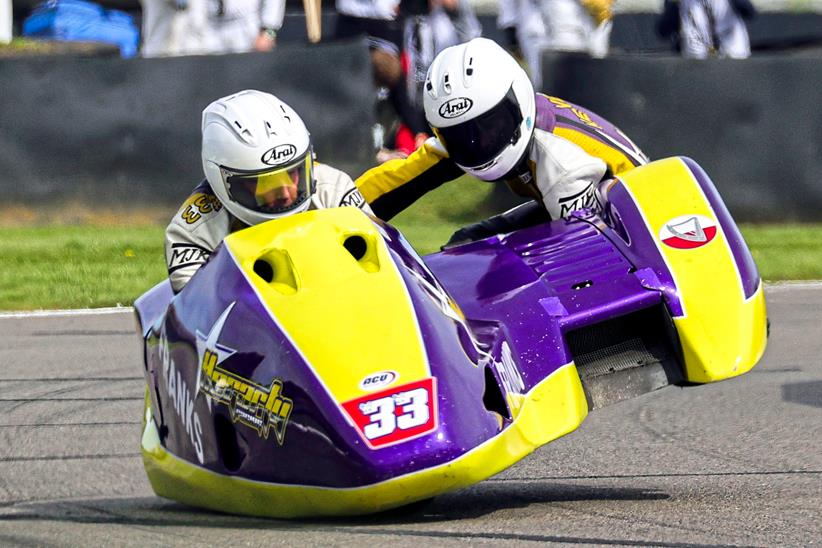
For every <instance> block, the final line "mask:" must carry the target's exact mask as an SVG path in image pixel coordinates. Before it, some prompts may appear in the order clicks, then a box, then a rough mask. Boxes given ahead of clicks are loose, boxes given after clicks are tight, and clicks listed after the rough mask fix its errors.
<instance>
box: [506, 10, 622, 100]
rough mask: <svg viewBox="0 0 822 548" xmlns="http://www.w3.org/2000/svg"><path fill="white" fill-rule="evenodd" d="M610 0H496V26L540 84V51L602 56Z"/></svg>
mask: <svg viewBox="0 0 822 548" xmlns="http://www.w3.org/2000/svg"><path fill="white" fill-rule="evenodd" d="M612 5H613V0H500V7H499V15H498V17H497V26H498V27H499V28H500V29H502V30H503V32H505V34H506V37H507V40H508V44H507V46H508V49H509V51H511V53H513V54H514V55H515V56H520V57H521V59H522V60H523V61H524V62H525V64H526V66H527V67H528V71H529V74H530V76H531V81H532V83H533V84H534V87H535V88H536V89H540V88H541V87H542V69H541V63H540V56H541V54H542V52H543V51H548V50H550V51H578V52H583V53H587V54H589V55H591V56H592V57H605V56H606V55H607V54H608V44H609V40H610V35H611V20H612V17H613V14H612V11H611V8H612Z"/></svg>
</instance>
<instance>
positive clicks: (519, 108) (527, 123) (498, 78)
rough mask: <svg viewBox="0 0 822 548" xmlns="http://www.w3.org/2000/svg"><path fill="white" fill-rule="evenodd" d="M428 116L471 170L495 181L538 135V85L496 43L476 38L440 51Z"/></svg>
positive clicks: (428, 86)
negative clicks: (532, 137) (536, 115)
mask: <svg viewBox="0 0 822 548" xmlns="http://www.w3.org/2000/svg"><path fill="white" fill-rule="evenodd" d="M423 102H424V107H425V117H426V119H427V120H428V123H429V125H430V126H431V128H432V129H433V131H434V134H435V135H436V136H437V138H439V139H440V141H441V142H442V144H443V146H445V149H446V150H447V151H448V154H449V156H450V157H451V159H453V160H454V161H455V162H456V163H457V165H459V166H460V167H461V168H462V169H463V170H464V171H466V172H467V173H469V174H471V175H473V176H475V177H477V178H478V179H483V180H486V181H495V180H497V179H500V178H501V177H503V176H505V174H507V173H508V172H509V171H511V170H512V169H513V168H514V167H515V166H516V165H517V163H519V161H520V159H521V158H522V157H523V156H524V155H525V153H526V151H527V149H528V146H529V144H530V142H531V136H532V135H533V133H534V122H535V114H536V103H535V100H534V88H533V86H532V84H531V81H530V80H529V78H528V75H527V74H526V73H525V71H524V70H523V69H522V67H520V66H519V64H518V63H517V62H516V61H515V60H514V58H513V57H511V56H510V55H509V54H508V53H507V52H506V51H505V50H504V49H502V48H501V47H500V46H499V45H498V44H497V43H496V42H493V41H492V40H488V39H487V38H475V39H474V40H471V41H470V42H466V43H464V44H459V45H457V46H452V47H450V48H447V49H445V50H443V51H442V52H440V54H439V55H437V57H436V58H435V59H434V62H433V63H432V64H431V66H430V67H429V69H428V74H427V76H426V81H425V91H424V94H423Z"/></svg>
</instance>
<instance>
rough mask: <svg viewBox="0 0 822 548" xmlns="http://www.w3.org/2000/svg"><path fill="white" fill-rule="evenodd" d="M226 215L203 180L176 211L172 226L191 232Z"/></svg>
mask: <svg viewBox="0 0 822 548" xmlns="http://www.w3.org/2000/svg"><path fill="white" fill-rule="evenodd" d="M226 214H227V213H226V211H225V207H224V206H223V203H222V202H221V201H220V199H219V198H217V196H216V194H214V190H213V189H212V188H211V185H210V184H209V183H208V181H206V180H204V181H202V182H201V183H200V184H199V185H197V186H196V187H195V188H194V190H193V191H192V192H191V194H189V196H188V198H186V200H185V201H184V202H183V205H181V206H180V208H179V209H178V210H177V213H176V214H175V215H174V219H172V224H177V225H179V226H182V227H183V228H188V229H191V230H193V229H194V228H196V227H198V226H200V225H201V224H203V223H205V222H206V221H208V220H210V219H213V218H215V217H218V216H225V215H226Z"/></svg>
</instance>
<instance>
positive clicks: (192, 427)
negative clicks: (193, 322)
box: [158, 326, 204, 464]
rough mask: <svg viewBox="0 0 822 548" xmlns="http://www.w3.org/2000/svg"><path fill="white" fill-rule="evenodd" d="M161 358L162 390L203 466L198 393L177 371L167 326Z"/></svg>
mask: <svg viewBox="0 0 822 548" xmlns="http://www.w3.org/2000/svg"><path fill="white" fill-rule="evenodd" d="M158 352H159V356H158V357H159V358H160V364H161V369H162V381H161V385H162V388H164V389H165V392H166V395H167V397H168V402H169V403H170V404H171V408H172V409H173V410H174V414H175V415H176V417H177V419H178V420H179V421H180V424H181V425H182V428H183V430H184V431H185V433H186V434H187V435H188V437H189V440H190V441H191V445H192V447H193V448H194V453H195V454H196V455H197V460H198V461H199V462H200V464H203V462H204V461H203V439H202V434H203V428H202V423H201V421H200V416H199V415H198V414H197V411H196V410H195V409H194V398H195V397H196V396H197V393H196V391H195V392H194V393H193V394H192V392H191V391H190V390H189V387H188V384H187V383H186V381H185V379H184V378H183V375H182V373H180V371H179V370H178V369H177V365H176V364H175V363H174V358H172V357H171V347H170V345H169V342H168V335H167V334H166V329H165V326H163V329H162V331H161V333H160V340H159V348H158Z"/></svg>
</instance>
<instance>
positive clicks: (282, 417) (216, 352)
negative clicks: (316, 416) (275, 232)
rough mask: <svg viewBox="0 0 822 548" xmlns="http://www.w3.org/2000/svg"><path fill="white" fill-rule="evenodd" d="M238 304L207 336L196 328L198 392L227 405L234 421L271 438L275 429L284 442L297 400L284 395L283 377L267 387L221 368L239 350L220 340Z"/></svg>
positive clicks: (277, 437)
mask: <svg viewBox="0 0 822 548" xmlns="http://www.w3.org/2000/svg"><path fill="white" fill-rule="evenodd" d="M235 304H236V302H232V303H231V304H230V305H228V307H227V308H226V309H225V310H224V311H223V313H222V314H221V315H220V317H219V318H218V319H217V321H216V322H214V325H213V326H212V327H211V329H210V330H209V332H208V335H204V334H202V333H201V332H200V331H197V356H198V362H199V364H200V368H199V371H198V374H199V376H198V378H197V392H198V393H203V394H204V395H205V396H207V397H208V398H210V400H209V405H210V404H211V400H213V401H215V402H217V403H218V404H221V405H225V406H227V407H228V411H229V416H230V417H231V420H232V421H233V422H235V423H236V422H240V423H242V424H244V425H246V426H248V427H250V428H252V429H254V430H255V431H256V432H257V435H259V436H260V437H261V438H265V439H268V436H269V434H270V433H271V431H272V430H273V431H274V435H275V437H276V439H277V443H278V444H279V445H282V444H283V442H284V441H285V429H286V426H288V419H289V417H290V416H291V410H292V408H293V407H294V402H293V401H292V400H291V399H290V398H287V397H285V396H284V395H283V394H282V391H283V382H282V380H280V379H276V378H275V379H273V380H272V381H271V385H270V386H267V387H266V386H262V385H259V384H257V383H254V382H252V381H250V380H248V379H245V378H243V377H241V376H239V375H237V374H235V373H233V372H231V371H228V370H226V369H223V368H221V367H219V365H220V364H221V363H223V362H224V361H225V360H227V359H228V358H229V357H231V356H232V355H233V354H234V353H235V352H236V350H234V349H232V348H228V347H227V346H224V345H222V344H219V343H218V342H217V340H218V339H219V337H220V333H221V332H222V329H223V325H224V324H225V321H226V319H227V318H228V315H229V314H230V313H231V309H232V308H234V305H235Z"/></svg>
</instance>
